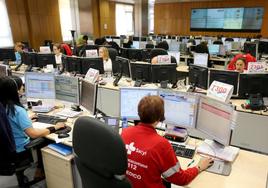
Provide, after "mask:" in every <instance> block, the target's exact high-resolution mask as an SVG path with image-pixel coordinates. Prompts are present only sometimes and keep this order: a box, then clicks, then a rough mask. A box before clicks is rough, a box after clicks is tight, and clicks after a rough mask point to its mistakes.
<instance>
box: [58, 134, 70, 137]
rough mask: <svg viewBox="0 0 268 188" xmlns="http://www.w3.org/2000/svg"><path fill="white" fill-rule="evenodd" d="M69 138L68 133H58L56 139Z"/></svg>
mask: <svg viewBox="0 0 268 188" xmlns="http://www.w3.org/2000/svg"><path fill="white" fill-rule="evenodd" d="M69 136H70V135H69V134H68V133H60V134H58V138H67V137H69Z"/></svg>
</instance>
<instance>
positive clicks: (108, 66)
mask: <svg viewBox="0 0 268 188" xmlns="http://www.w3.org/2000/svg"><path fill="white" fill-rule="evenodd" d="M103 66H104V72H112V71H113V69H112V60H111V59H110V58H109V59H108V60H107V61H105V60H104V61H103Z"/></svg>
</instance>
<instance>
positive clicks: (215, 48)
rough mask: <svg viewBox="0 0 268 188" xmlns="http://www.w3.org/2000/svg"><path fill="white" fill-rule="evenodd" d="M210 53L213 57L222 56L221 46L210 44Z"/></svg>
mask: <svg viewBox="0 0 268 188" xmlns="http://www.w3.org/2000/svg"><path fill="white" fill-rule="evenodd" d="M208 51H209V54H211V55H219V54H220V45H218V44H210V45H208Z"/></svg>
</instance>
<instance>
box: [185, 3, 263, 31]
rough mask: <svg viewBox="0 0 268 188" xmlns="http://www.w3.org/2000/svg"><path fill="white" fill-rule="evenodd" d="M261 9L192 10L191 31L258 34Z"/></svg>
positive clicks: (260, 23)
mask: <svg viewBox="0 0 268 188" xmlns="http://www.w3.org/2000/svg"><path fill="white" fill-rule="evenodd" d="M263 15H264V8H263V7H249V8H248V7H247V8H244V7H235V8H208V9H205V8H204V9H192V11H191V25H190V30H191V31H201V30H202V31H204V30H205V31H248V32H260V30H261V27H262V21H263Z"/></svg>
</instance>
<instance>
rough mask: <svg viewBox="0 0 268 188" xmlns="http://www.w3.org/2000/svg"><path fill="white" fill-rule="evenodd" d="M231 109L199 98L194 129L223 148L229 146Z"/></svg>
mask: <svg viewBox="0 0 268 188" xmlns="http://www.w3.org/2000/svg"><path fill="white" fill-rule="evenodd" d="M233 110H234V109H233V107H232V106H231V105H230V104H227V103H223V102H220V101H218V100H214V99H211V98H209V97H207V96H201V97H200V102H199V108H198V115H197V121H196V129H197V130H199V131H201V132H203V133H205V134H206V135H207V136H209V139H212V140H214V141H216V142H218V143H220V144H222V145H224V146H227V145H229V143H230V137H231V124H232V114H233Z"/></svg>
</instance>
